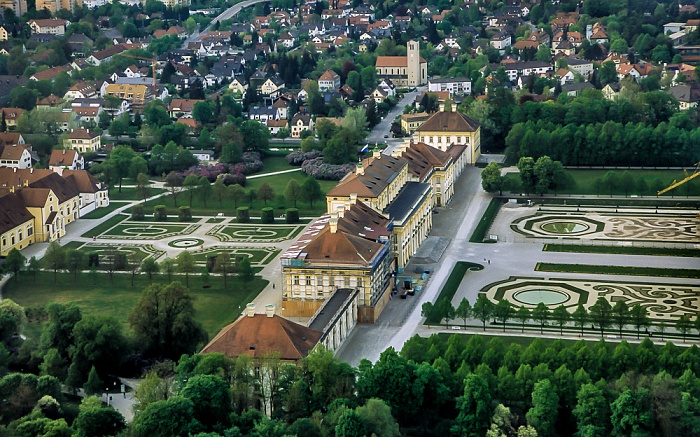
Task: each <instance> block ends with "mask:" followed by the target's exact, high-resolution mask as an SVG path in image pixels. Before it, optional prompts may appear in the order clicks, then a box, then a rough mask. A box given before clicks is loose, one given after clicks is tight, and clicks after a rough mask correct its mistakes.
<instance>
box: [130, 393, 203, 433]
mask: <svg viewBox="0 0 700 437" xmlns="http://www.w3.org/2000/svg"><path fill="white" fill-rule="evenodd" d="M131 428H132V429H131V431H132V432H133V435H134V436H135V437H174V436H181V437H185V436H188V435H193V434H196V433H197V432H198V431H199V430H200V429H201V425H200V424H199V423H198V422H197V421H196V420H195V419H194V404H193V403H192V401H191V400H189V399H186V398H184V397H181V396H175V397H172V398H170V399H167V400H164V401H157V402H153V403H151V404H149V405H148V406H147V407H146V408H145V409H144V410H143V412H141V414H139V415H138V416H136V417H135V419H134V422H133V424H132V427H131Z"/></svg>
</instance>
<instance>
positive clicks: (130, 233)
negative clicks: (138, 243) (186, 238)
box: [101, 222, 198, 240]
mask: <svg viewBox="0 0 700 437" xmlns="http://www.w3.org/2000/svg"><path fill="white" fill-rule="evenodd" d="M190 226H191V225H188V224H177V225H176V224H160V223H153V224H151V223H143V224H141V223H134V222H129V223H122V224H119V225H116V226H114V227H113V228H112V229H109V230H108V231H105V232H103V233H102V234H101V236H103V237H107V238H114V237H127V238H133V239H154V240H156V239H161V238H166V237H171V236H173V235H179V234H183V233H184V232H185V230H186V229H187V228H188V227H190ZM197 226H198V225H197ZM197 226H195V227H197Z"/></svg>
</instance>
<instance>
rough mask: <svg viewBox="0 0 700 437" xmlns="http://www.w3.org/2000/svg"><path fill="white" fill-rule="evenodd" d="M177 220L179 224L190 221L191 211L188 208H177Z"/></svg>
mask: <svg viewBox="0 0 700 437" xmlns="http://www.w3.org/2000/svg"><path fill="white" fill-rule="evenodd" d="M177 217H178V220H180V221H181V222H189V221H191V220H192V210H190V207H189V206H181V207H180V208H178V215H177Z"/></svg>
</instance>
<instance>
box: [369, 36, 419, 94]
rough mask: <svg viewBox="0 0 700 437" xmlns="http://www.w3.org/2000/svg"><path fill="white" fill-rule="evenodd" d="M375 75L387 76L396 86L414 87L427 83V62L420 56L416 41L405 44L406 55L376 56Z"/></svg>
mask: <svg viewBox="0 0 700 437" xmlns="http://www.w3.org/2000/svg"><path fill="white" fill-rule="evenodd" d="M375 67H376V69H377V77H380V78H387V79H389V80H391V82H392V83H393V84H394V85H395V86H396V87H397V88H415V87H418V86H421V85H425V84H426V83H428V62H427V61H426V60H425V59H423V58H422V57H421V56H420V45H419V44H418V41H409V42H408V43H407V44H406V56H377V62H376V63H375Z"/></svg>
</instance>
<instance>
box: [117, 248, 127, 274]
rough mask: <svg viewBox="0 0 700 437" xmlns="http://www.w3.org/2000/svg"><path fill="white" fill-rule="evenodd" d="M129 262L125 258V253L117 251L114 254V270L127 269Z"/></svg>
mask: <svg viewBox="0 0 700 437" xmlns="http://www.w3.org/2000/svg"><path fill="white" fill-rule="evenodd" d="M128 269H129V262H128V261H127V259H126V254H125V253H122V252H117V253H115V254H114V270H128Z"/></svg>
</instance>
